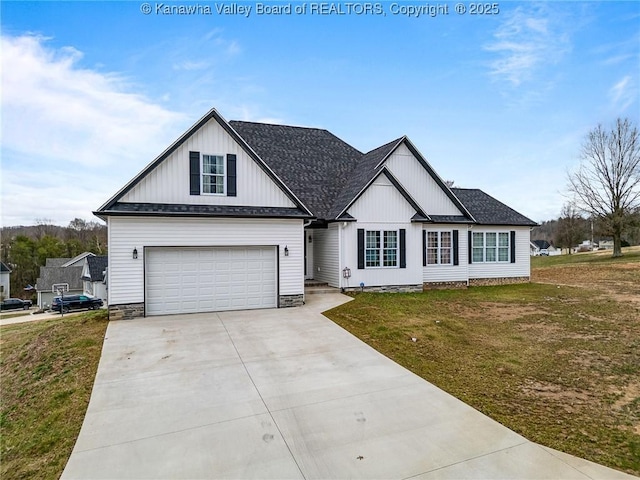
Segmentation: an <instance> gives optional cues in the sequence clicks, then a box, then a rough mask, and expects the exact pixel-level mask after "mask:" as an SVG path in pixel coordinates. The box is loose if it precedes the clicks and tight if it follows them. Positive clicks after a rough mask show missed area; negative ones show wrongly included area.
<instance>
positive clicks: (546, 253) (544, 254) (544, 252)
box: [540, 248, 549, 257]
mask: <svg viewBox="0 0 640 480" xmlns="http://www.w3.org/2000/svg"><path fill="white" fill-rule="evenodd" d="M540 256H541V257H548V256H549V250H547V249H546V248H543V249H541V250H540Z"/></svg>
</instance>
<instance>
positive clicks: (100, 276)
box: [87, 255, 109, 282]
mask: <svg viewBox="0 0 640 480" xmlns="http://www.w3.org/2000/svg"><path fill="white" fill-rule="evenodd" d="M87 263H88V265H89V275H90V280H91V281H92V282H101V281H102V280H104V271H105V270H106V269H107V265H108V263H109V257H108V256H106V255H100V256H95V257H88V258H87Z"/></svg>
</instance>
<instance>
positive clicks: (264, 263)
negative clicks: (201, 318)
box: [145, 247, 277, 315]
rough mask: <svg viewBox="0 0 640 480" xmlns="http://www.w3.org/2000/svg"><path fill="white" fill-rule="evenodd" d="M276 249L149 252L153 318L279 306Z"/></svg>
mask: <svg viewBox="0 0 640 480" xmlns="http://www.w3.org/2000/svg"><path fill="white" fill-rule="evenodd" d="M276 271H277V269H276V249H275V247H211V248H199V247H198V248H190V247H184V248H180V247H176V248H148V249H147V251H146V252H145V286H146V312H147V314H148V315H159V314H171V313H191V312H193V313H195V312H209V311H222V310H237V309H247V308H273V307H275V306H276V304H277V301H276V290H277V288H276V285H277V281H276Z"/></svg>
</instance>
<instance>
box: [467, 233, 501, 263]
mask: <svg viewBox="0 0 640 480" xmlns="http://www.w3.org/2000/svg"><path fill="white" fill-rule="evenodd" d="M471 238H472V261H473V263H494V262H509V261H510V258H509V252H510V243H509V242H510V239H509V232H473V233H472V236H471Z"/></svg>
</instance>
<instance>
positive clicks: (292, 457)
mask: <svg viewBox="0 0 640 480" xmlns="http://www.w3.org/2000/svg"><path fill="white" fill-rule="evenodd" d="M308 300H309V302H308V303H307V305H305V306H304V307H301V308H292V309H282V310H260V311H244V312H226V313H208V314H195V315H176V316H167V317H150V318H145V319H137V320H133V321H120V322H111V323H110V324H109V328H108V330H107V338H106V340H105V343H104V349H103V352H102V358H101V360H100V366H99V368H98V374H97V377H96V381H95V386H94V389H93V394H92V396H91V402H90V404H89V409H88V411H87V415H86V418H85V421H84V424H83V426H82V431H81V432H80V436H79V438H78V441H77V443H76V446H75V448H74V451H73V453H72V455H71V458H70V460H69V463H68V464H67V466H66V469H65V471H64V474H63V476H62V478H63V479H75V478H77V479H89V478H109V479H115V478H135V479H146V478H149V479H151V478H153V479H158V478H171V479H178V478H239V479H240V478H259V479H267V478H277V479H285V478H305V479H328V478H340V479H342V478H381V479H392V478H393V479H402V478H417V479H431V478H433V479H436V478H437V479H448V478H452V479H453V478H455V479H458V478H492V479H498V478H504V479H516V478H531V479H541V478H549V479H557V478H563V479H573V478H575V479H595V478H633V477H631V476H628V475H625V474H623V473H620V472H617V471H614V470H610V469H607V468H605V467H601V466H599V465H596V464H594V463H590V462H587V461H585V460H581V459H578V458H575V457H572V456H569V455H566V454H563V453H560V452H557V451H554V450H551V449H549V448H545V447H542V446H539V445H537V444H534V443H532V442H529V441H528V440H526V439H525V438H523V437H521V436H520V435H517V434H516V433H514V432H512V431H511V430H509V429H507V428H505V427H503V426H502V425H500V424H498V423H497V422H494V421H493V420H491V419H489V418H488V417H486V416H484V415H482V414H481V413H479V412H477V411H476V410H474V409H472V408H471V407H469V406H467V405H466V404H464V403H462V402H461V401H459V400H457V399H455V398H453V397H452V396H450V395H448V394H447V393H444V392H443V391H442V390H439V389H438V388H436V387H434V386H433V385H431V384H429V383H428V382H426V381H424V380H422V379H421V378H419V377H417V376H416V375H414V374H412V373H411V372H409V371H407V370H405V369H404V368H402V367H400V366H398V365H397V364H395V363H394V362H392V361H391V360H389V359H388V358H386V357H384V356H383V355H381V354H379V353H378V352H376V351H375V350H373V349H372V348H370V347H369V346H367V345H366V344H364V343H362V342H360V341H359V340H358V339H356V338H355V337H353V336H351V335H350V334H349V333H347V332H345V331H344V330H342V329H341V328H340V327H338V326H337V325H335V324H334V323H332V322H331V321H329V320H328V319H326V318H325V317H324V316H322V315H321V313H320V312H322V311H324V310H326V309H328V308H331V307H333V306H336V305H339V304H341V303H343V302H345V301H347V300H348V298H347V297H345V296H342V295H339V294H326V295H309V296H308Z"/></svg>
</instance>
